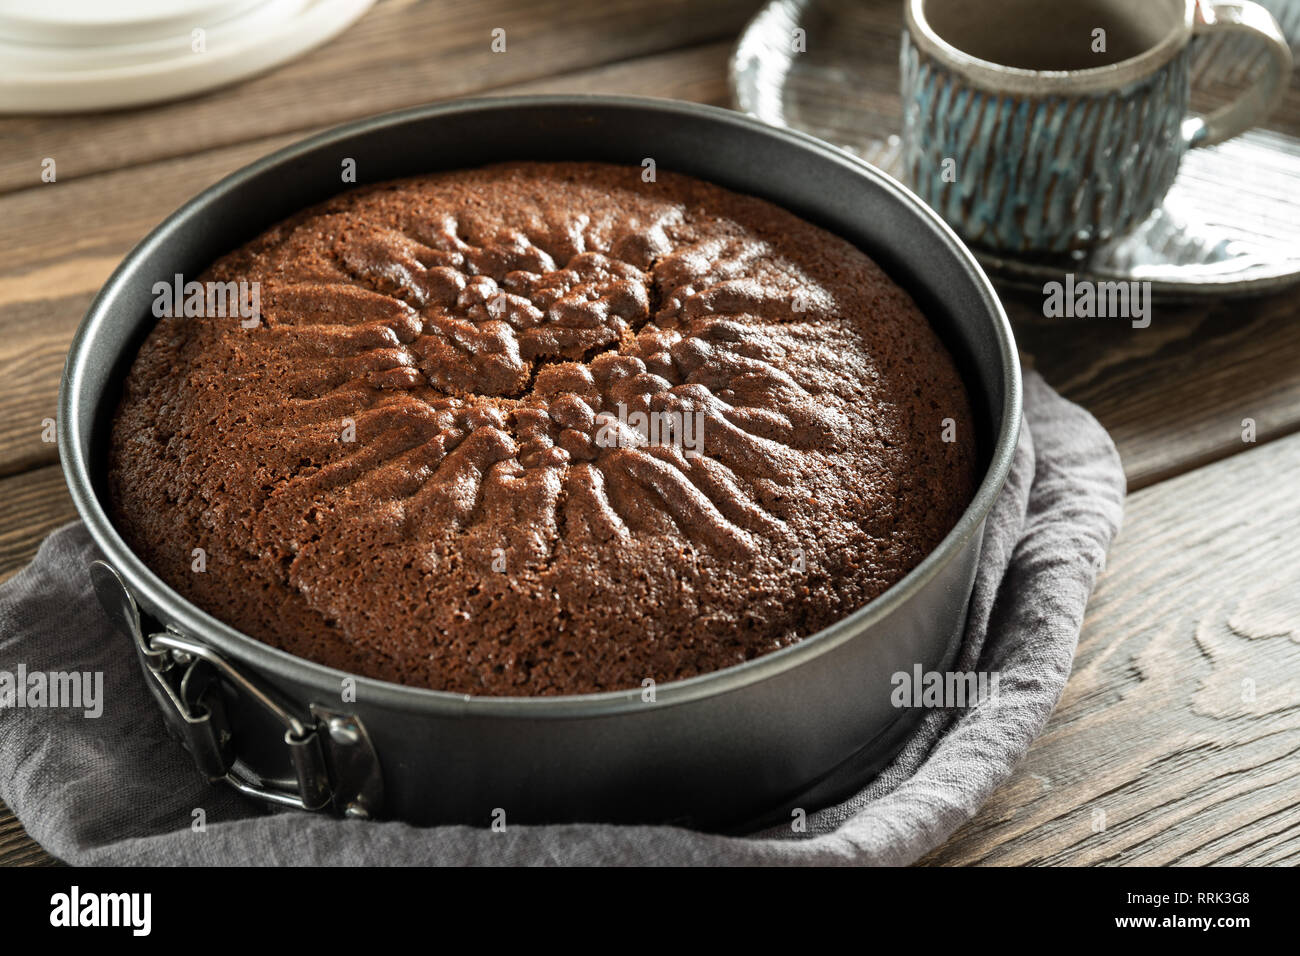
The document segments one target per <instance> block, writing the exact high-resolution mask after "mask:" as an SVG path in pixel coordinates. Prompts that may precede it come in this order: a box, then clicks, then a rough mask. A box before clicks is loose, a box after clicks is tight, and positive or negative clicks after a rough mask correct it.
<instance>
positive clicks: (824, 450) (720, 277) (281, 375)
mask: <svg viewBox="0 0 1300 956" xmlns="http://www.w3.org/2000/svg"><path fill="white" fill-rule="evenodd" d="M641 173H642V170H641V168H640V167H622V166H612V165H604V164H595V163H507V164H501V165H496V166H490V167H485V168H482V169H474V170H462V171H456V172H449V173H439V174H434V175H429V176H423V177H419V178H414V179H407V180H401V181H397V182H390V183H384V184H381V185H378V186H371V187H363V188H360V189H356V190H353V191H351V192H348V193H344V194H342V195H340V196H338V197H336V198H334V199H332V200H330V201H328V202H326V203H324V204H322V205H319V206H316V207H314V208H312V209H309V210H307V211H305V212H303V213H300V214H298V215H296V216H294V217H293V218H292V219H290V220H288V221H287V222H285V223H283V224H281V225H279V226H277V227H275V228H273V229H271V230H270V231H269V232H267V233H265V234H264V235H262V236H261V237H259V238H258V239H256V240H254V241H253V242H251V243H249V244H248V245H247V246H245V247H243V248H241V249H239V250H238V251H236V252H233V253H231V254H230V255H227V256H225V257H224V258H222V259H221V260H219V261H218V262H217V263H216V264H214V265H213V266H212V267H211V268H210V269H209V270H208V272H207V273H205V274H204V275H203V276H201V277H199V279H200V281H212V282H231V281H233V282H240V281H243V282H250V283H251V282H257V283H258V284H259V288H260V312H261V315H260V322H259V323H258V324H257V325H256V327H253V328H244V327H242V326H241V323H240V317H239V316H238V315H233V316H230V317H191V318H184V317H178V318H163V319H161V320H159V322H158V324H157V326H156V327H155V328H154V329H153V331H152V333H151V334H150V335H149V337H148V338H147V340H146V341H145V343H144V345H143V346H142V348H141V350H140V353H139V355H138V357H137V358H136V360H135V362H134V365H133V366H132V368H131V370H130V373H129V375H128V377H127V379H126V383H125V386H124V394H123V397H122V400H121V403H120V406H119V408H118V411H117V414H116V417H115V419H114V423H113V430H112V436H111V441H110V452H109V469H108V478H109V494H110V502H111V510H112V514H113V518H114V521H115V524H116V526H117V528H118V529H119V530H120V532H121V533H122V535H123V536H124V538H125V540H126V541H127V543H128V544H129V545H130V546H131V548H132V549H134V550H135V552H136V553H137V554H138V555H139V556H140V557H141V558H142V559H143V560H144V561H145V563H146V564H148V565H149V566H150V567H151V568H152V569H153V570H154V571H155V572H157V573H158V574H159V575H160V576H161V577H162V578H163V579H164V580H165V581H166V582H167V583H168V584H169V585H170V586H171V587H173V588H174V589H176V590H177V591H178V592H179V593H180V594H181V595H183V596H184V597H185V598H187V599H188V600H190V601H192V602H193V603H195V604H197V605H198V606H199V607H201V608H203V609H204V610H206V611H208V612H209V613H211V614H212V615H214V616H215V617H217V618H219V619H221V620H223V621H226V622H228V623H229V624H231V625H233V626H234V627H236V628H238V629H240V630H242V631H244V632H245V633H247V634H249V635H251V636H252V637H255V638H257V639H259V640H261V641H264V642H266V643H268V644H271V645H273V646H275V647H279V648H282V649H284V650H286V651H289V652H291V653H293V654H295V655H298V656H300V657H304V658H307V659H309V660H313V661H317V662H320V663H322V664H327V665H331V666H334V667H337V668H340V669H342V670H345V671H348V672H350V673H354V674H360V675H365V676H369V677H376V678H380V679H384V680H389V681H394V682H398V683H405V684H412V685H416V686H420V687H429V688H434V689H438V690H446V691H454V692H457V693H464V694H476V695H517V696H536V695H554V694H575V693H589V692H597V691H606V690H616V689H624V688H632V687H640V686H642V684H643V682H644V681H645V680H646V679H650V680H653V681H655V682H656V683H659V684H662V683H664V682H667V681H671V680H676V679H680V678H685V677H690V676H693V675H697V674H701V673H705V672H709V671H713V670H717V669H720V668H723V667H727V666H729V665H732V664H737V663H740V662H742V661H746V660H749V659H752V658H754V657H757V656H759V655H762V654H766V653H768V652H770V651H774V650H776V649H778V648H781V647H785V646H787V645H789V644H791V643H793V642H796V641H798V640H800V639H802V638H805V637H808V636H809V635H812V634H814V633H816V632H817V631H819V630H820V629H822V628H824V627H826V626H827V625H829V624H831V623H834V622H835V621H837V620H839V619H840V618H842V617H844V616H845V615H847V614H849V613H851V612H852V611H854V610H856V609H858V608H860V607H862V606H863V605H864V604H866V603H867V602H868V601H870V600H871V599H872V598H874V597H875V596H877V595H878V594H880V593H881V592H882V591H884V590H885V589H886V588H887V587H889V586H890V585H891V584H893V583H894V582H895V581H897V580H898V579H899V578H901V577H902V576H903V575H904V574H906V573H907V572H908V571H909V570H910V569H912V568H913V567H915V566H916V565H917V564H918V563H919V562H920V561H921V559H922V558H924V557H925V555H926V554H927V553H929V552H930V551H931V550H933V549H934V547H935V546H936V545H937V544H938V543H939V541H940V540H941V539H942V538H943V536H944V535H945V534H946V533H947V532H948V531H949V530H950V529H951V528H952V526H953V524H954V523H955V522H956V521H957V519H958V517H959V516H960V515H961V513H962V511H963V510H964V509H965V508H966V506H967V505H968V503H969V502H970V499H971V497H972V495H973V491H974V485H975V480H976V455H975V443H974V436H973V434H972V432H973V426H972V422H971V412H970V407H969V404H968V400H967V396H966V393H965V390H964V387H963V385H962V381H961V379H960V377H959V375H958V373H957V371H956V369H955V367H954V365H953V362H952V359H951V358H950V356H949V355H948V353H947V352H946V350H945V349H944V347H943V345H942V344H941V343H940V341H939V339H938V337H937V336H936V335H935V333H934V332H933V331H932V329H931V328H930V326H929V324H928V323H927V321H926V319H925V318H924V316H922V314H921V313H920V312H919V311H918V309H917V307H916V306H915V305H914V304H913V303H912V301H911V300H910V299H909V297H908V296H907V295H906V294H905V293H904V292H903V291H902V290H901V289H900V288H898V286H896V285H895V284H894V283H893V282H892V281H891V280H890V279H889V278H888V277H886V276H885V274H884V273H883V272H882V271H881V270H880V269H879V268H878V267H877V266H876V265H875V264H874V263H873V262H872V261H871V260H870V259H869V258H868V257H867V256H866V255H864V254H863V253H862V252H860V251H859V250H858V249H856V248H855V247H853V246H852V245H850V244H849V243H847V242H845V241H844V240H842V239H840V238H838V237H836V236H834V235H832V234H830V233H828V232H826V231H825V230H822V229H820V228H818V227H815V226H813V225H811V224H809V223H807V222H805V221H803V220H801V219H799V218H798V217H796V216H794V215H793V214H791V213H789V212H786V211H784V210H782V209H779V208H777V207H775V206H773V205H771V204H769V203H767V202H764V201H761V200H758V199H754V198H750V197H747V196H742V195H738V194H736V193H733V192H729V191H727V190H724V189H722V188H719V187H717V186H713V185H711V184H708V183H704V182H701V181H699V180H696V179H693V178H690V177H686V176H682V175H674V174H672V173H669V172H664V171H660V172H659V173H658V176H657V182H651V183H647V182H644V181H643V180H642V175H641ZM187 278H188V277H187ZM637 412H641V413H646V419H645V420H647V421H654V422H656V423H660V427H659V435H658V436H657V437H658V440H657V441H653V440H647V438H646V436H645V434H644V429H643V430H642V431H641V432H638V431H637V429H636V427H635V425H636V422H637V421H638V418H637V416H636V415H635V413H637ZM944 419H952V420H953V427H952V428H951V429H950V430H949V432H950V433H949V435H948V436H946V437H955V440H953V441H944V440H943V438H944V437H945V436H944V434H943V432H944V425H943V421H944ZM679 422H680V423H681V424H680V425H677V424H676V423H679ZM687 422H691V423H701V424H700V428H699V430H698V432H697V433H695V434H694V435H692V434H691V432H690V430H689V426H688V425H687V424H686V423H687ZM673 428H676V429H677V430H676V431H673ZM650 437H651V438H654V437H655V436H654V435H653V432H652V433H651V436H650ZM611 439H612V440H611ZM687 439H691V440H693V441H694V442H695V443H696V447H694V448H692V447H690V442H689V441H688V440H687ZM692 451H698V452H699V453H698V454H691V453H690V452H692ZM196 549H202V552H201V559H202V560H201V563H202V566H203V570H201V571H197V570H195V567H196V564H198V563H199V561H198V559H197V557H196Z"/></svg>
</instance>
